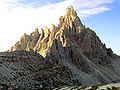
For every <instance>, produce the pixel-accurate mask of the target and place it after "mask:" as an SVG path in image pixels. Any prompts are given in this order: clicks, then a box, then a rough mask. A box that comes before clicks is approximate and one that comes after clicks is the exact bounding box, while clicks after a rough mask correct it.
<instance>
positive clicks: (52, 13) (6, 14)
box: [0, 0, 120, 55]
mask: <svg viewBox="0 0 120 90" xmlns="http://www.w3.org/2000/svg"><path fill="white" fill-rule="evenodd" d="M68 6H73V7H74V9H75V10H76V11H77V14H78V16H79V17H80V19H81V21H82V23H83V24H84V25H85V26H86V27H89V28H91V29H92V30H94V31H95V32H96V33H97V35H98V36H99V37H100V39H101V41H102V42H103V43H105V44H106V46H107V47H108V48H112V50H113V52H114V53H116V54H118V55H120V47H119V45H120V42H119V41H118V40H119V38H120V35H119V33H120V30H119V29H120V18H119V14H120V11H119V9H120V1H119V0H92V1H91V0H80V1H79V0H56V1H54V0H40V1H39V0H36V1H34V0H1V1H0V12H1V16H0V24H1V25H0V41H1V42H2V43H1V44H0V51H5V50H8V49H9V48H10V47H11V46H13V45H14V44H15V43H16V42H17V41H19V39H20V37H21V36H22V35H23V34H24V33H27V34H28V35H29V34H30V33H32V32H33V31H34V29H35V28H39V31H40V28H43V29H44V27H45V26H48V27H49V28H50V27H51V24H55V25H56V26H57V24H58V21H59V17H60V16H64V14H65V10H66V8H67V7H68Z"/></svg>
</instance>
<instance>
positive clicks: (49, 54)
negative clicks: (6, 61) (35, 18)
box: [8, 6, 120, 85]
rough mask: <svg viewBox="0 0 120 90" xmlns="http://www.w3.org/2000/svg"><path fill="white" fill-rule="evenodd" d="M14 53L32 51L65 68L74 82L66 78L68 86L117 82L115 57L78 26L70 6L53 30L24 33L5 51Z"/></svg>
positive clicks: (119, 75) (87, 31) (117, 64)
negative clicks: (16, 51)
mask: <svg viewBox="0 0 120 90" xmlns="http://www.w3.org/2000/svg"><path fill="white" fill-rule="evenodd" d="M15 50H27V51H30V50H33V51H34V52H37V53H39V54H40V55H41V56H43V57H44V59H45V61H46V62H50V63H51V64H52V65H54V66H57V67H58V66H60V67H66V68H67V69H68V70H70V73H71V75H72V76H71V77H73V78H74V79H75V82H74V83H73V81H72V79H71V78H70V79H69V80H71V81H72V83H70V84H71V85H73V84H75V85H93V84H104V83H110V82H112V81H115V80H118V79H120V73H119V70H120V67H119V64H120V61H119V57H118V56H116V55H114V53H113V52H112V50H111V49H110V48H109V49H108V48H106V46H105V44H103V43H102V42H101V41H100V39H99V37H98V36H97V35H96V33H95V32H94V31H92V30H91V29H90V28H86V27H85V26H84V25H83V24H82V23H81V21H80V19H79V17H78V16H77V13H76V11H75V10H74V9H73V7H72V6H71V7H68V8H67V9H66V13H65V16H64V17H63V16H61V17H60V19H59V24H58V26H57V27H56V26H55V25H53V24H52V27H51V30H49V28H48V27H46V28H45V30H43V29H41V33H40V34H39V32H38V29H36V30H35V31H34V32H32V33H31V35H26V34H24V35H23V36H22V37H21V39H20V41H18V42H17V43H16V44H15V45H14V46H12V48H11V49H10V50H8V52H12V51H15ZM61 70H63V71H64V69H60V71H61ZM65 72H66V69H65ZM58 73H60V72H59V71H58ZM61 73H62V72H61ZM70 73H69V74H70ZM39 74H40V73H39ZM51 74H52V73H51ZM41 77H42V76H40V78H41ZM56 77H57V76H56ZM64 78H66V77H64ZM37 79H39V78H37ZM51 79H52V78H51ZM48 81H49V80H48ZM71 81H68V82H66V83H67V84H69V82H71ZM60 82H61V81H60Z"/></svg>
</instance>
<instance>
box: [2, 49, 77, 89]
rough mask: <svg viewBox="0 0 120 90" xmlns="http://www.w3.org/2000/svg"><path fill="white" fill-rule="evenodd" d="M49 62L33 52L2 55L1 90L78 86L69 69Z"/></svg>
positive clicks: (15, 52)
mask: <svg viewBox="0 0 120 90" xmlns="http://www.w3.org/2000/svg"><path fill="white" fill-rule="evenodd" d="M49 61H50V60H49V58H46V59H44V58H43V57H42V56H41V55H39V54H38V53H36V52H33V51H32V50H31V51H24V50H22V51H14V52H10V53H7V52H6V53H0V89H2V90H7V89H12V90H14V89H22V88H23V89H25V88H26V89H44V88H47V89H52V88H55V87H59V86H61V85H76V84H77V82H78V81H77V80H76V79H75V78H74V77H73V75H72V73H71V71H70V70H69V69H68V68H67V67H64V66H62V67H60V66H55V65H53V64H52V63H50V62H49Z"/></svg>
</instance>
